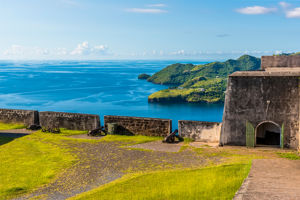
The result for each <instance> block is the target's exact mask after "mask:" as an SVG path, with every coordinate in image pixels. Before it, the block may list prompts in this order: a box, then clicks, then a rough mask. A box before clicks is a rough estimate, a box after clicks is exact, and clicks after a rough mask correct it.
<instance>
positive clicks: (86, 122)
mask: <svg viewBox="0 0 300 200" xmlns="http://www.w3.org/2000/svg"><path fill="white" fill-rule="evenodd" d="M39 116H40V125H41V126H42V127H60V128H66V129H69V130H93V129H96V128H99V127H100V117H99V116H98V115H90V114H79V113H64V112H50V111H46V112H40V113H39Z"/></svg>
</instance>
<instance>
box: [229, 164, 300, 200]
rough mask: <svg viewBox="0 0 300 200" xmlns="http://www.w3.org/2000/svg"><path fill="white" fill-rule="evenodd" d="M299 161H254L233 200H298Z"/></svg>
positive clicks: (299, 194) (299, 197)
mask: <svg viewBox="0 0 300 200" xmlns="http://www.w3.org/2000/svg"><path fill="white" fill-rule="evenodd" d="M299 187H300V160H299V161H298V160H297V161H292V160H284V159H274V160H271V159H263V160H254V161H253V164H252V168H251V170H250V173H249V176H248V178H247V179H246V180H245V181H244V183H243V185H242V186H241V188H240V190H239V191H238V192H237V194H236V196H235V197H234V200H266V199H272V200H277V199H278V200H279V199H280V200H298V199H299V200H300V188H299Z"/></svg>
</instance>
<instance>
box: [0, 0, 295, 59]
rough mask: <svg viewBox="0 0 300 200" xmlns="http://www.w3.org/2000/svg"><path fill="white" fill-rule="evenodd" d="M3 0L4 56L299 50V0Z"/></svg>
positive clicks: (0, 39) (200, 55)
mask: <svg viewBox="0 0 300 200" xmlns="http://www.w3.org/2000/svg"><path fill="white" fill-rule="evenodd" d="M0 3H1V4H0V5H1V6H0V26H1V31H0V44H1V45H0V59H22V60H23V59H38V60H43V59H83V60H85V59H86V60H88V59H99V60H101V59H197V60H210V59H211V60H213V59H227V58H236V57H238V56H240V55H242V54H245V53H247V54H251V55H256V56H260V55H270V54H273V53H279V52H295V51H300V48H299V47H300V42H299V41H300V40H299V35H300V1H296V0H294V1H275V0H267V1H262V0H226V1H225V0H209V1H204V0H189V1H184V0H144V1H142V0H109V1H103V0H23V1H21V0H0Z"/></svg>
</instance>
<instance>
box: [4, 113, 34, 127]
mask: <svg viewBox="0 0 300 200" xmlns="http://www.w3.org/2000/svg"><path fill="white" fill-rule="evenodd" d="M0 121H1V122H4V123H21V124H25V125H31V124H39V113H38V111H35V110H16V109H0Z"/></svg>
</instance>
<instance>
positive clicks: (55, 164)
mask: <svg viewBox="0 0 300 200" xmlns="http://www.w3.org/2000/svg"><path fill="white" fill-rule="evenodd" d="M54 138H55V136H51V135H50V134H48V135H45V134H44V135H40V134H38V133H37V134H32V135H28V136H25V137H21V138H17V139H14V140H13V141H11V142H9V143H6V144H3V145H1V146H0V160H1V164H0V180H1V181H0V199H7V198H12V197H15V196H16V195H20V194H23V193H27V192H30V191H32V190H33V189H34V188H36V187H38V186H41V185H43V184H46V183H48V182H49V181H51V180H52V179H53V178H54V177H55V176H56V175H57V174H58V173H59V172H60V171H61V170H62V169H64V168H66V167H68V166H70V165H71V164H72V163H73V162H75V161H76V158H75V157H74V156H73V155H71V154H70V153H69V152H68V150H67V149H63V148H60V147H59V145H63V144H64V142H63V141H62V140H61V139H54ZM7 140H8V139H7V138H4V137H0V142H5V141H7Z"/></svg>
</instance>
